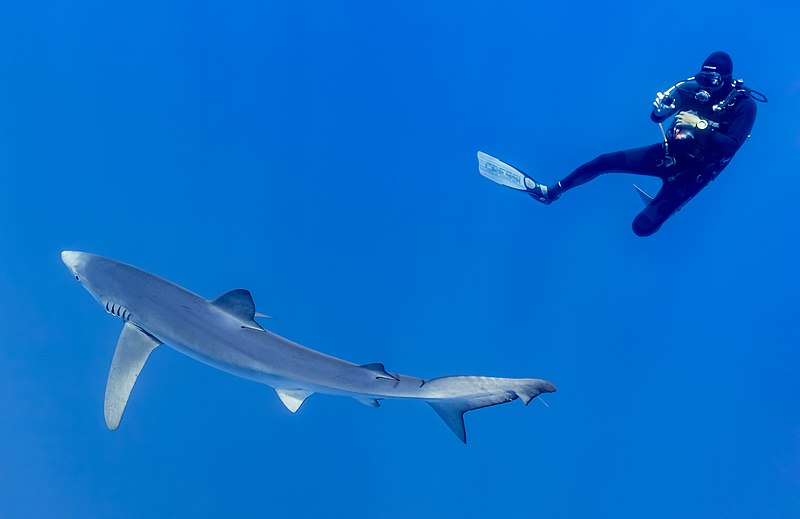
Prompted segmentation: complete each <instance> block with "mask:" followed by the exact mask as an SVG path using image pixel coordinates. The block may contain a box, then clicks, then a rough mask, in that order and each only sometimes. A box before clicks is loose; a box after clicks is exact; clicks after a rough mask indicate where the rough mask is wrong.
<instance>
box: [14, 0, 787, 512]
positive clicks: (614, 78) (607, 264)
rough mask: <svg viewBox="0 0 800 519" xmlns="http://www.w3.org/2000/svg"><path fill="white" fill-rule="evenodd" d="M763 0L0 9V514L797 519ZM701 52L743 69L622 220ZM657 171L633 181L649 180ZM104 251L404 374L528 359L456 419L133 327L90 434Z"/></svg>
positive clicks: (779, 168)
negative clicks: (156, 341)
mask: <svg viewBox="0 0 800 519" xmlns="http://www.w3.org/2000/svg"><path fill="white" fill-rule="evenodd" d="M798 19H800V9H799V8H798V7H797V6H796V5H794V4H790V3H784V2H781V3H778V2H762V3H758V4H750V3H744V2H735V1H734V2H731V1H726V2H716V1H708V2H703V3H700V4H696V5H695V4H688V3H664V2H659V3H643V2H633V1H630V2H605V3H595V4H588V3H583V2H574V1H565V2H556V3H553V2H548V3H542V2H531V1H499V2H456V1H441V2H420V1H409V2H353V1H341V2H313V1H295V2H274V1H263V2H242V1H236V0H234V1H230V2H207V1H200V2H175V1H159V2H155V1H149V0H145V1H142V2H130V3H119V2H99V1H86V2H57V1H30V2H18V3H7V4H6V5H5V6H4V7H3V8H2V16H0V63H2V75H0V244H1V245H2V248H0V334H1V335H0V337H2V343H1V344H0V515H2V516H3V517H111V516H114V517H149V516H154V517H159V516H160V517H223V516H224V517H229V516H256V517H381V518H406V517H486V516H492V517H541V518H572V517H575V518H583V517H614V518H620V517H631V518H641V517H648V518H660V517H663V518H673V517H702V518H709V517H720V518H723V517H724V518H748V519H749V518H755V517H765V518H773V517H774V518H777V517H782V518H788V517H800V405H798V394H800V380H799V379H798V377H797V371H798V367H800V351H799V349H798V348H799V346H800V325H799V324H798V320H799V316H798V309H797V291H798V288H800V283H798V274H797V265H798V263H799V262H800V253H798V246H797V239H798V231H797V225H796V219H797V193H798V191H799V190H800V180H798V151H800V129H799V128H798V125H797V119H798V115H800V113H798V112H799V110H798V106H800V104H799V103H800V67H799V66H798V59H797V56H798V51H800V45H798V43H797V38H796V35H795V34H796V22H797V20H798ZM715 50H726V51H728V52H729V53H730V54H731V55H732V56H733V59H734V67H735V73H736V75H737V76H741V77H744V78H745V79H746V80H747V82H748V83H749V84H751V85H752V86H753V87H755V88H757V89H758V90H761V91H763V92H764V93H766V94H767V95H768V96H769V97H770V103H769V104H768V105H759V115H758V120H757V122H756V126H755V128H754V130H753V133H752V138H751V139H750V140H749V141H748V142H747V143H746V144H745V145H744V147H743V148H742V150H741V151H740V153H739V154H738V155H737V157H736V158H735V159H734V161H733V162H732V163H731V165H730V166H729V167H728V169H727V170H726V171H725V173H724V174H723V175H722V176H721V177H720V178H719V179H718V180H717V181H716V182H714V183H713V184H712V185H710V186H709V187H708V188H707V189H706V190H705V191H704V192H702V193H701V194H700V195H699V196H698V197H697V199H695V200H694V201H692V202H691V203H690V204H689V205H688V206H686V207H685V208H684V209H683V210H682V211H681V212H680V213H679V214H678V215H676V216H675V217H674V218H673V219H672V220H670V221H669V222H668V223H667V224H666V225H665V226H664V228H663V229H662V230H661V231H660V232H659V233H658V234H656V235H655V236H653V237H652V238H649V239H640V238H637V237H636V236H634V235H633V234H632V232H631V231H630V222H631V220H632V219H633V217H634V216H635V214H636V213H637V212H638V211H639V210H640V208H641V202H640V200H639V198H638V197H637V196H636V194H635V192H634V190H633V188H632V187H631V183H632V181H633V180H634V179H633V178H632V177H630V176H625V175H615V176H607V177H604V178H600V179H598V180H597V181H595V182H593V183H592V184H590V185H587V186H584V187H582V188H580V189H577V190H575V191H573V192H570V193H568V194H567V195H565V196H564V198H563V199H562V200H561V201H560V202H558V203H557V204H555V205H553V206H551V207H544V206H541V205H539V204H537V203H535V202H534V201H532V200H531V199H530V198H528V197H526V196H524V195H522V194H519V193H516V192H514V191H512V190H509V189H506V188H503V187H501V186H497V185H495V184H493V183H491V182H489V181H488V180H486V179H484V178H482V177H481V176H479V175H478V173H477V167H476V159H475V153H476V151H477V150H483V151H485V152H487V153H490V154H492V155H495V156H498V157H500V158H502V159H504V160H506V161H508V162H510V163H512V164H515V165H517V166H519V167H520V168H522V169H524V170H526V171H528V172H529V173H531V174H533V175H534V176H536V177H538V178H539V179H541V180H544V181H554V180H557V179H559V178H561V177H562V176H563V175H565V174H566V173H568V172H569V171H570V170H571V169H572V168H574V167H575V166H577V165H578V164H580V163H581V162H583V161H585V160H588V159H591V158H593V157H594V156H596V155H597V154H599V153H602V152H606V151H614V150H618V149H624V148H628V147H634V146H640V145H645V144H649V143H652V142H657V141H658V139H659V138H660V133H659V131H658V129H657V127H656V126H655V125H653V124H652V123H651V122H650V121H649V119H648V113H649V110H650V103H651V101H652V99H653V97H654V94H655V92H656V91H658V90H663V89H664V88H666V87H668V86H670V85H671V84H672V83H674V82H675V81H677V80H680V79H682V78H685V77H686V76H688V75H691V74H693V73H694V72H695V71H696V70H697V69H698V67H699V66H700V63H701V62H702V60H703V59H704V58H705V56H707V55H708V54H709V53H710V52H712V51H715ZM642 184H643V186H644V187H646V188H647V189H650V190H653V191H654V190H655V189H657V187H658V181H657V180H652V179H647V180H646V181H643V182H642ZM63 249H78V250H85V251H90V252H95V253H99V254H103V255H106V256H110V257H113V258H116V259H119V260H122V261H125V262H128V263H132V264H134V265H137V266H140V267H142V268H144V269H145V270H148V271H151V272H154V273H156V274H158V275H161V276H163V277H166V278H168V279H170V280H173V281H175V282H176V283H179V284H180V285H182V286H185V287H187V288H188V289H190V290H192V291H194V292H196V293H198V294H201V295H203V296H205V297H208V298H213V297H216V296H217V295H219V294H221V293H223V292H225V291H227V290H230V289H232V288H237V287H243V288H248V289H249V290H251V291H252V293H253V296H254V298H255V301H256V304H257V306H258V310H259V311H261V312H263V313H267V314H270V315H274V316H277V319H275V320H272V321H269V322H265V323H264V324H265V325H266V326H267V327H269V328H270V329H272V330H273V331H275V332H276V333H279V334H281V335H284V336H286V337H289V338H291V339H293V340H295V341H297V342H300V343H302V344H304V345H307V346H309V347H312V348H315V349H319V350H321V351H324V352H326V353H329V354H332V355H335V356H339V357H342V358H345V359H348V360H351V361H353V362H358V363H368V362H383V363H384V364H385V365H386V366H387V368H388V369H389V370H390V371H393V372H401V373H408V374H412V375H416V376H421V377H425V378H433V377H436V376H441V375H448V374H483V375H494V376H512V377H541V378H546V379H548V380H551V381H552V382H554V383H555V384H556V385H557V386H558V387H559V391H558V393H556V394H554V395H550V396H549V397H546V400H547V402H548V404H549V405H550V407H549V408H546V407H545V406H544V405H542V404H541V403H540V402H538V401H534V402H532V403H531V404H530V406H528V407H527V408H525V407H523V406H522V405H521V404H520V403H519V402H513V403H511V404H508V405H503V406H497V407H493V408H490V409H484V410H480V411H475V412H473V413H470V414H468V415H467V416H466V422H467V430H468V435H469V444H468V445H467V446H464V445H462V444H461V443H460V442H459V441H458V440H457V439H456V438H455V437H454V436H453V435H452V434H451V432H450V431H449V430H448V429H447V428H446V426H445V425H444V424H443V423H442V422H441V421H440V420H439V418H438V417H437V416H436V415H435V414H434V413H433V412H432V410H431V409H429V408H428V406H426V405H424V404H421V403H414V402H402V401H389V402H385V403H384V405H383V407H382V408H381V409H378V410H375V409H370V408H368V407H366V406H363V405H361V404H359V403H357V402H355V401H353V400H349V399H343V398H335V397H328V396H324V395H318V396H314V397H312V398H311V399H310V400H309V401H308V402H307V403H306V404H305V405H304V407H303V408H302V409H301V410H300V412H299V413H298V414H297V415H291V414H290V413H289V412H288V411H287V410H286V409H285V408H284V407H283V406H282V405H281V403H280V402H279V400H278V399H277V398H276V396H275V395H274V393H272V391H271V390H270V389H269V388H267V387H264V386H259V385H257V384H254V383H252V382H248V381H244V380H241V379H237V378H234V377H232V376H229V375H227V374H224V373H222V372H219V371H216V370H214V369H211V368H209V367H207V366H204V365H202V364H199V363H197V362H195V361H192V360H191V359H188V358H186V357H183V356H182V355H180V354H178V353H177V352H175V351H173V350H171V349H169V348H160V349H159V350H157V351H156V352H155V353H154V354H153V356H152V357H151V358H150V360H149V361H148V365H147V366H146V367H145V369H144V371H143V372H142V375H141V377H140V378H139V381H138V383H137V385H136V387H135V389H134V391H133V395H132V397H131V400H130V403H129V405H128V408H127V411H126V414H125V418H124V420H123V422H122V425H121V427H120V429H119V430H118V431H116V432H113V433H112V432H109V431H108V430H106V428H105V425H104V423H103V412H102V404H103V392H104V387H105V379H106V376H107V372H108V366H109V363H110V360H111V357H112V354H113V349H114V344H115V341H116V338H117V335H118V333H119V329H120V323H119V321H117V320H115V319H112V318H110V317H109V316H107V315H105V314H104V313H103V311H102V309H101V308H99V307H98V306H97V305H96V303H95V302H94V301H93V300H92V299H91V297H89V295H88V294H86V293H85V292H84V291H83V289H82V288H81V287H80V286H79V285H77V284H76V283H75V282H74V280H73V279H72V278H71V276H70V275H69V273H68V272H67V271H66V269H65V268H64V267H63V265H62V264H61V262H60V259H59V252H60V251H61V250H63Z"/></svg>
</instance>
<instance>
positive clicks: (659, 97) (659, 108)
mask: <svg viewBox="0 0 800 519" xmlns="http://www.w3.org/2000/svg"><path fill="white" fill-rule="evenodd" d="M674 109H675V99H673V98H672V97H671V96H668V95H666V94H664V93H663V92H657V93H656V99H655V101H653V114H655V115H656V116H657V117H662V116H665V115H667V114H668V113H669V111H670V110H674Z"/></svg>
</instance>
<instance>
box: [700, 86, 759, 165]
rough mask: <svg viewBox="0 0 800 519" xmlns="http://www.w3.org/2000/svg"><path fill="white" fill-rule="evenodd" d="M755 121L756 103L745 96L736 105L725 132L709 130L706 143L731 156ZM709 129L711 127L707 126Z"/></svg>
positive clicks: (748, 134)
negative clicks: (731, 119) (734, 112)
mask: <svg viewBox="0 0 800 519" xmlns="http://www.w3.org/2000/svg"><path fill="white" fill-rule="evenodd" d="M755 122H756V103H755V101H753V100H752V99H750V98H747V99H746V100H745V101H743V102H742V103H741V104H740V105H739V106H738V107H736V114H735V115H734V117H733V121H731V125H730V126H729V127H728V132H727V134H724V133H721V132H718V131H716V130H714V131H711V134H710V135H709V136H708V143H709V144H710V145H711V146H713V148H714V149H715V150H718V151H719V152H720V153H722V154H723V155H725V156H726V157H732V156H733V154H734V153H736V152H737V151H738V150H739V148H740V147H741V146H742V144H744V141H746V140H747V138H748V137H749V136H750V130H752V129H753V124H754V123H755ZM709 130H711V129H710V128H709Z"/></svg>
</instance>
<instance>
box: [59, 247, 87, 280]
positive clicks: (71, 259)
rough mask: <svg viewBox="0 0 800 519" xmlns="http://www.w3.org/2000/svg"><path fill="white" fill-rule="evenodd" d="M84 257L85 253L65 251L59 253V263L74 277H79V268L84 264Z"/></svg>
mask: <svg viewBox="0 0 800 519" xmlns="http://www.w3.org/2000/svg"><path fill="white" fill-rule="evenodd" d="M85 257H86V253H85V252H78V251H74V250H65V251H63V252H62V253H61V261H63V262H64V265H66V266H67V268H68V269H69V271H70V272H72V274H73V275H74V276H79V275H80V272H79V269H80V266H81V265H82V264H83V263H84V260H85Z"/></svg>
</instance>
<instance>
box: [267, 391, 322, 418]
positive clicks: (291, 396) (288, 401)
mask: <svg viewBox="0 0 800 519" xmlns="http://www.w3.org/2000/svg"><path fill="white" fill-rule="evenodd" d="M275 392H276V393H278V397H279V398H280V399H281V402H283V405H285V406H286V409H288V410H289V411H291V412H293V413H296V412H297V410H298V409H300V406H301V405H303V402H305V401H306V398H308V397H310V396H311V395H313V394H314V393H313V392H312V391H305V390H302V389H278V388H275Z"/></svg>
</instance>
